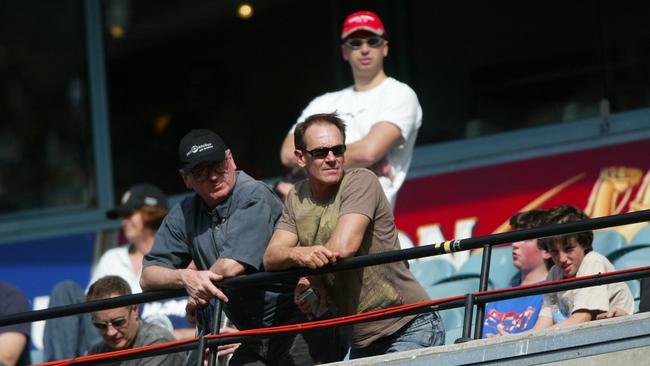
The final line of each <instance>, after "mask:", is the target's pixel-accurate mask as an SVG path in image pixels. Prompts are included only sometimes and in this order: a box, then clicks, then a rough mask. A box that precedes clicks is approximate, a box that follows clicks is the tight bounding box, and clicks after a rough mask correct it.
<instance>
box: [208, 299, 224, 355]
mask: <svg viewBox="0 0 650 366" xmlns="http://www.w3.org/2000/svg"><path fill="white" fill-rule="evenodd" d="M222 313H223V302H222V301H221V300H219V299H217V305H216V306H215V307H214V314H213V316H212V334H219V328H221V314H222ZM218 349H219V347H217V349H213V347H210V353H209V355H210V356H209V360H208V366H216V365H217V353H218Z"/></svg>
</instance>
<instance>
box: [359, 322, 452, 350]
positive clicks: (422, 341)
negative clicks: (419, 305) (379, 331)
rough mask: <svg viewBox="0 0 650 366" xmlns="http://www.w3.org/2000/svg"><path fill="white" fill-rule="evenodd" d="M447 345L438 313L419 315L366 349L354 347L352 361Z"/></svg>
mask: <svg viewBox="0 0 650 366" xmlns="http://www.w3.org/2000/svg"><path fill="white" fill-rule="evenodd" d="M443 344H445V327H444V325H443V324H442V320H441V319H440V316H438V313H437V312H435V311H433V312H430V313H423V314H419V315H418V316H416V317H415V318H413V320H411V321H410V322H409V323H407V324H406V325H405V326H403V327H402V328H400V329H399V330H398V331H397V332H395V333H393V334H391V335H389V336H387V337H384V338H380V339H378V340H376V341H374V342H372V344H370V345H369V346H367V347H364V348H355V347H352V349H351V350H350V359H355V358H361V357H368V356H376V355H383V354H386V353H392V352H402V351H409V350H412V349H418V348H425V347H431V346H440V345H443Z"/></svg>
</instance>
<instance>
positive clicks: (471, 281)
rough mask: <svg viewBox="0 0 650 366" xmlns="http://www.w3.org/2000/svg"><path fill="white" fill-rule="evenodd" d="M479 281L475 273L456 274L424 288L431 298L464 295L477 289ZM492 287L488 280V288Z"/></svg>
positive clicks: (479, 277)
mask: <svg viewBox="0 0 650 366" xmlns="http://www.w3.org/2000/svg"><path fill="white" fill-rule="evenodd" d="M480 283H481V276H480V275H478V274H475V273H468V274H456V275H453V276H451V277H447V278H445V279H443V280H442V281H439V282H436V283H435V284H433V285H431V286H427V287H425V288H424V289H425V290H426V291H427V293H428V294H429V296H430V297H431V299H441V298H444V297H450V296H457V295H465V294H468V293H470V292H476V291H478V288H479V285H480ZM493 288H494V284H493V283H492V282H491V281H488V290H491V289H493Z"/></svg>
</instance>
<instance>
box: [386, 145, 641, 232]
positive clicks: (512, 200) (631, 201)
mask: <svg viewBox="0 0 650 366" xmlns="http://www.w3.org/2000/svg"><path fill="white" fill-rule="evenodd" d="M649 152H650V140H642V141H635V142H631V143H625V144H618V145H610V146H606V147H601V148H595V149H589V150H582V151H578V152H573V153H566V154H558V155H549V156H545V157H541V158H535V159H530V160H525V161H518V162H514V163H505V164H498V165H492V166H488V167H481V168H476V169H468V170H462V171H457V172H453V173H446V174H440V175H433V176H429V177H423V178H417V179H411V180H408V181H407V182H406V183H405V184H404V186H403V187H402V189H401V191H400V193H399V197H398V200H397V206H396V208H395V221H396V224H397V227H398V229H399V230H400V231H402V232H403V233H405V234H407V235H408V236H409V237H410V238H411V240H412V241H413V243H415V244H416V245H419V244H431V243H438V242H441V241H444V240H450V239H462V238H467V237H472V236H480V235H486V234H491V233H496V232H503V231H507V230H509V226H508V225H507V222H508V220H509V218H510V216H512V215H513V214H515V213H517V212H519V211H525V210H530V209H534V208H550V207H554V206H557V205H561V204H571V205H575V206H576V207H578V208H580V209H583V210H584V211H585V212H586V213H587V214H588V215H589V216H591V217H600V216H605V215H611V214H616V213H624V212H629V211H636V210H640V209H648V208H650V187H648V185H649V184H648V181H649V180H650V159H649V157H650V154H649ZM647 224H648V223H641V224H636V225H627V226H626V227H621V228H617V230H619V231H621V232H622V233H623V234H624V235H625V236H626V238H627V239H628V241H629V240H630V239H631V237H632V236H633V235H634V233H636V232H637V231H638V230H639V229H640V228H641V227H642V226H645V225H647Z"/></svg>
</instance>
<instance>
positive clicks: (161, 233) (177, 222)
mask: <svg viewBox="0 0 650 366" xmlns="http://www.w3.org/2000/svg"><path fill="white" fill-rule="evenodd" d="M191 259H192V257H191V253H190V245H189V243H188V242H187V233H186V230H185V220H184V217H183V213H182V209H181V205H180V204H179V205H176V206H174V207H173V208H172V210H171V211H170V212H169V214H167V216H166V217H165V220H163V223H162V225H160V229H158V232H157V233H156V238H155V239H154V242H153V248H152V249H151V251H150V252H149V253H148V254H147V255H145V257H144V266H145V267H148V266H153V265H157V266H162V267H166V268H172V269H174V268H182V267H185V266H187V265H188V264H189V263H190V262H191Z"/></svg>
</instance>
